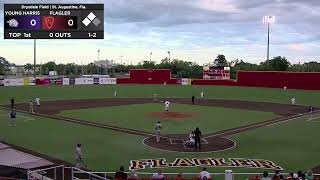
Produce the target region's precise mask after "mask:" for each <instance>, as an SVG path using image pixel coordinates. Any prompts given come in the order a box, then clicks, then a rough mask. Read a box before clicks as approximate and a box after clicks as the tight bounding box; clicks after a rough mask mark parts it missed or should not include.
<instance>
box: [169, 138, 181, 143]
mask: <svg viewBox="0 0 320 180" xmlns="http://www.w3.org/2000/svg"><path fill="white" fill-rule="evenodd" d="M170 143H171V144H184V140H183V139H170Z"/></svg>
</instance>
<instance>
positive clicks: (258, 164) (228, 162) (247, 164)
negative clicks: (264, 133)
mask: <svg viewBox="0 0 320 180" xmlns="http://www.w3.org/2000/svg"><path fill="white" fill-rule="evenodd" d="M204 166H206V167H224V168H257V169H269V170H283V168H282V167H281V166H278V165H277V164H276V163H274V162H272V161H269V160H264V159H245V158H228V159H225V158H193V159H189V158H176V159H175V160H174V161H173V162H171V163H170V162H167V161H166V159H164V158H161V159H142V160H132V161H130V166H129V169H130V170H132V169H134V170H142V169H145V168H147V167H149V168H174V167H178V168H187V167H204Z"/></svg>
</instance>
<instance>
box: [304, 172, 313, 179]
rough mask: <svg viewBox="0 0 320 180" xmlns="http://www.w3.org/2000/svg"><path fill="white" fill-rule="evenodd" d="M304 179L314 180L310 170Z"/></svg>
mask: <svg viewBox="0 0 320 180" xmlns="http://www.w3.org/2000/svg"><path fill="white" fill-rule="evenodd" d="M306 179H314V176H313V172H312V171H311V170H309V171H308V172H307V175H306Z"/></svg>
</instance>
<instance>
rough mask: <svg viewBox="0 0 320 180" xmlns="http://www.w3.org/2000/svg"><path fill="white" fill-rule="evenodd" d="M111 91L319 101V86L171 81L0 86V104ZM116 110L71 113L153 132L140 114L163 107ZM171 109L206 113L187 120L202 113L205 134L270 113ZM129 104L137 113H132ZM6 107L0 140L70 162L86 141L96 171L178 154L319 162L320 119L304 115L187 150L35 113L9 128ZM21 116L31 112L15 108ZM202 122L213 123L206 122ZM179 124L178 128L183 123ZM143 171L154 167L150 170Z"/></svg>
mask: <svg viewBox="0 0 320 180" xmlns="http://www.w3.org/2000/svg"><path fill="white" fill-rule="evenodd" d="M115 89H117V92H118V95H119V96H118V97H119V98H122V97H150V98H151V97H152V95H153V93H155V92H156V93H158V94H159V97H191V96H192V95H196V96H198V95H199V93H200V92H201V89H203V91H204V92H205V94H206V96H207V98H215V99H233V100H249V101H261V102H277V103H290V98H291V97H296V99H297V103H298V104H303V105H314V106H319V107H320V101H318V97H319V96H320V91H303V90H288V91H286V92H284V91H283V90H281V89H264V88H244V87H223V86H201V87H199V86H171V85H167V86H163V85H143V86H142V85H117V86H104V85H91V86H47V87H39V86H37V87H31V86H28V87H1V88H0V94H1V96H0V104H9V99H10V98H11V97H15V99H16V102H27V101H29V100H30V99H34V98H35V97H36V96H39V97H40V98H41V100H61V99H92V98H110V97H113V92H114V90H115ZM118 108H119V107H111V108H98V109H97V111H95V114H92V113H93V112H91V114H89V113H90V110H79V111H76V113H79V114H78V115H79V116H81V117H79V116H78V115H77V116H78V117H79V118H83V119H86V120H92V121H97V122H105V121H107V122H108V123H114V124H115V125H117V124H119V125H120V126H122V127H125V126H130V127H133V128H139V129H141V128H142V129H147V131H151V130H150V128H151V129H153V125H154V122H155V121H156V119H151V121H152V122H150V121H149V119H148V118H146V117H145V116H144V113H143V112H144V111H149V110H150V111H159V110H156V109H160V110H161V109H163V107H162V106H160V107H157V105H150V106H148V107H143V108H142V107H140V105H137V106H133V107H131V108H124V109H122V110H120V109H118ZM172 108H177V109H175V110H177V111H184V112H185V111H187V110H188V111H197V112H200V114H201V112H204V111H205V112H206V114H207V115H205V116H201V115H200V116H195V119H194V120H191V121H196V120H198V119H200V121H199V122H200V124H203V126H204V125H206V126H204V127H202V125H201V128H202V129H203V131H204V132H207V131H208V129H210V131H208V132H212V131H211V130H212V129H214V130H221V129H225V128H230V126H233V125H235V124H234V123H239V124H238V125H240V124H242V123H251V122H254V121H259V120H263V119H264V118H266V119H267V118H269V116H270V117H272V116H273V115H272V114H270V113H269V114H268V113H260V112H249V113H248V111H243V112H242V111H241V110H231V109H223V108H212V107H198V106H192V107H191V106H187V105H181V106H180V105H178V106H176V107H175V106H173V107H172ZM198 108H199V109H198ZM207 108H208V109H207ZM142 109H145V110H142ZM133 110H135V111H134V112H132V111H133ZM115 112H117V113H115ZM120 112H121V113H120ZM137 112H142V113H141V114H140V113H137ZM7 113H8V112H6V111H3V110H0V140H2V141H6V142H8V143H11V144H15V145H18V146H22V147H25V148H28V149H31V150H34V151H38V152H40V153H44V154H47V155H50V156H54V157H56V158H59V159H62V160H66V161H68V162H71V163H73V162H74V154H73V148H74V147H73V146H74V144H76V143H82V144H84V147H83V148H84V156H85V159H86V161H87V163H88V165H89V167H90V168H92V169H95V170H101V171H114V170H117V169H118V167H119V165H125V166H128V165H129V161H130V160H133V159H148V158H153V159H155V158H166V159H167V160H168V161H169V162H171V161H173V160H174V159H175V158H178V157H187V158H200V157H202V158H205V157H216V158H218V157H221V158H261V159H268V160H272V161H274V162H276V163H277V164H278V165H280V166H282V167H283V168H285V170H286V171H287V172H290V171H296V170H298V169H309V168H312V167H314V166H316V165H319V164H320V158H319V156H318V153H319V149H320V144H319V143H316V142H315V141H317V137H318V132H319V128H320V122H306V121H305V118H300V119H298V120H295V121H290V122H286V123H283V124H278V125H275V126H272V127H265V128H260V129H256V130H251V131H248V132H243V133H240V134H236V135H233V136H232V137H231V138H232V139H233V140H235V141H236V142H237V146H236V147H235V148H234V149H231V150H228V151H224V152H217V153H201V154H191V153H169V152H163V151H157V150H153V149H149V148H147V147H145V146H143V145H142V143H141V141H142V139H143V137H142V136H138V135H131V134H125V133H119V132H116V131H112V130H107V129H100V128H96V127H88V126H84V125H79V124H73V123H68V122H64V121H57V120H54V119H50V118H43V117H33V118H35V119H36V120H35V121H25V122H24V121H23V120H22V119H20V118H19V117H18V126H17V127H9V126H8V119H7V117H6V116H7ZM70 113H71V115H72V114H74V113H75V112H72V111H71V112H63V115H68V116H69V115H70ZM111 113H112V114H111ZM129 113H130V114H129ZM18 115H24V116H28V117H29V116H30V115H27V114H20V113H19V114H18ZM129 115H130V116H129ZM210 115H213V117H217V116H218V117H223V118H217V120H216V119H214V121H210V119H209V118H205V117H206V116H210ZM100 116H101V117H100ZM110 117H112V118H110ZM127 117H130V118H133V119H135V121H138V122H139V123H136V124H133V122H131V121H129V119H128V118H127ZM254 117H255V118H254ZM19 119H20V120H19ZM118 119H120V120H118ZM225 119H227V120H225ZM229 119H230V121H229ZM130 120H131V119H130ZM146 120H147V123H146ZM318 120H320V119H318ZM191 121H190V124H189V123H182V124H181V123H180V122H174V121H170V124H167V122H165V124H164V125H165V126H166V127H168V129H167V130H166V129H164V131H163V132H164V133H170V132H172V129H173V128H174V127H176V126H177V127H178V126H179V128H177V130H175V132H189V128H190V127H193V124H194V123H191ZM205 121H208V122H205ZM209 121H210V122H209ZM176 123H179V124H176ZM211 123H212V124H211ZM207 124H209V125H210V126H207ZM180 126H181V127H183V128H180ZM212 126H213V127H212ZM184 129H188V130H184ZM209 170H210V171H211V172H223V170H224V169H223V168H211V169H209ZM147 171H151V170H149V169H148V170H147ZM165 171H166V172H177V171H181V169H165ZM183 171H184V172H186V171H189V172H199V171H200V169H199V168H189V169H185V170H183ZM234 171H236V172H252V171H261V170H249V169H240V168H239V169H234Z"/></svg>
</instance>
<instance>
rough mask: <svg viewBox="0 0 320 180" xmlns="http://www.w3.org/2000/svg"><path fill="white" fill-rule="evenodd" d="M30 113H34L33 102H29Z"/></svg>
mask: <svg viewBox="0 0 320 180" xmlns="http://www.w3.org/2000/svg"><path fill="white" fill-rule="evenodd" d="M29 111H30V112H31V113H34V111H33V101H30V102H29Z"/></svg>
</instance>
